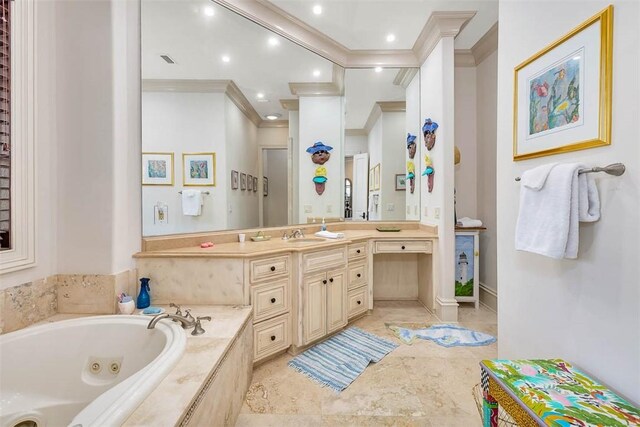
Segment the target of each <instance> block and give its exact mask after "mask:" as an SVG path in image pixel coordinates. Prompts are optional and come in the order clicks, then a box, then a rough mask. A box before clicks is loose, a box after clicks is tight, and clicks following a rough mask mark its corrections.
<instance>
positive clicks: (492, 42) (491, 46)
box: [471, 22, 498, 64]
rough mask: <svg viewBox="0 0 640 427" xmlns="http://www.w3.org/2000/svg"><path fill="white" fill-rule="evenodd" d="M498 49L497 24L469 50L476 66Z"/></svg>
mask: <svg viewBox="0 0 640 427" xmlns="http://www.w3.org/2000/svg"><path fill="white" fill-rule="evenodd" d="M497 49H498V23H497V22H496V23H495V24H493V26H492V27H491V28H489V30H488V31H487V32H486V33H485V34H484V36H482V37H480V40H478V41H477V42H476V44H474V45H473V47H472V48H471V52H472V53H473V57H474V58H475V60H476V64H479V63H481V62H482V61H484V60H485V59H487V57H488V56H489V55H491V54H492V53H493V52H495V51H496V50H497Z"/></svg>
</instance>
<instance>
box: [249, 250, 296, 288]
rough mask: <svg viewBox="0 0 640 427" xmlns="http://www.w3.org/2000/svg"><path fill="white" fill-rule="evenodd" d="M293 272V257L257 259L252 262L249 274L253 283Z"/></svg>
mask: <svg viewBox="0 0 640 427" xmlns="http://www.w3.org/2000/svg"><path fill="white" fill-rule="evenodd" d="M290 271H291V256H289V255H284V256H279V257H273V258H263V259H256V260H252V261H251V262H250V267H249V274H250V278H251V281H252V282H257V281H259V280H264V279H270V278H273V277H278V276H284V275H288V274H289V272H290Z"/></svg>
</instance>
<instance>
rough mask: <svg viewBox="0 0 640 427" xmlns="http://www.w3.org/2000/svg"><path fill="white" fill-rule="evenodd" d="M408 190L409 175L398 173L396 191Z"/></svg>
mask: <svg viewBox="0 0 640 427" xmlns="http://www.w3.org/2000/svg"><path fill="white" fill-rule="evenodd" d="M406 190H407V176H406V175H405V174H403V173H399V174H396V191H406Z"/></svg>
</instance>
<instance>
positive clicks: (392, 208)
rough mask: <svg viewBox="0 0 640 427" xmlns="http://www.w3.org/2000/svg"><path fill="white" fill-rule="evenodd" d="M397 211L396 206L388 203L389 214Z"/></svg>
mask: <svg viewBox="0 0 640 427" xmlns="http://www.w3.org/2000/svg"><path fill="white" fill-rule="evenodd" d="M395 209H396V205H394V204H393V203H387V210H388V211H389V212H391V211H394V210H395Z"/></svg>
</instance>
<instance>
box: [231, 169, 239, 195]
mask: <svg viewBox="0 0 640 427" xmlns="http://www.w3.org/2000/svg"><path fill="white" fill-rule="evenodd" d="M238 175H239V174H238V171H231V189H232V190H237V189H238V180H239V176H238Z"/></svg>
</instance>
